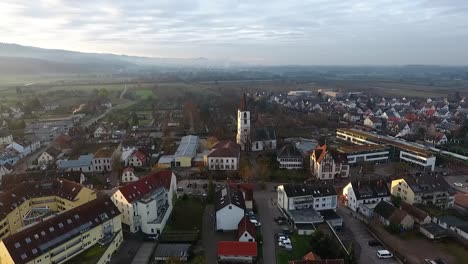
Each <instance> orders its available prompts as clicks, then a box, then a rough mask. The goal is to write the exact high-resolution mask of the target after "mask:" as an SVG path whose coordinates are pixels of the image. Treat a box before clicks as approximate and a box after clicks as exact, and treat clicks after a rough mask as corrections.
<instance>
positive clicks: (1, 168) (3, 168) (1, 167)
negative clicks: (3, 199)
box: [0, 163, 13, 183]
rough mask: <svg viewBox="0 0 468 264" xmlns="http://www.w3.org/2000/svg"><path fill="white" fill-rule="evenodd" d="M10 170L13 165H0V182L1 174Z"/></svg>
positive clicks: (5, 173)
mask: <svg viewBox="0 0 468 264" xmlns="http://www.w3.org/2000/svg"><path fill="white" fill-rule="evenodd" d="M12 171H13V166H11V165H10V164H8V163H6V164H3V165H0V183H1V182H2V179H3V176H5V175H7V174H10V173H11V172H12Z"/></svg>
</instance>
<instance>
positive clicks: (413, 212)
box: [400, 202, 431, 225]
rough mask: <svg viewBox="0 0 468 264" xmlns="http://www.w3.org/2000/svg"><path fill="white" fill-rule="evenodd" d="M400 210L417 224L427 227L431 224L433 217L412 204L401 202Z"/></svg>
mask: <svg viewBox="0 0 468 264" xmlns="http://www.w3.org/2000/svg"><path fill="white" fill-rule="evenodd" d="M400 208H401V209H402V210H404V211H405V212H407V213H408V214H409V215H410V216H411V217H413V219H414V223H415V224H419V225H425V224H428V223H430V222H431V217H430V216H429V214H428V213H426V212H424V211H423V210H421V209H419V208H417V207H416V206H414V205H412V204H409V203H406V202H401V205H400Z"/></svg>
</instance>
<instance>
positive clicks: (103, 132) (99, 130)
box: [93, 124, 111, 138]
mask: <svg viewBox="0 0 468 264" xmlns="http://www.w3.org/2000/svg"><path fill="white" fill-rule="evenodd" d="M110 133H111V130H110V129H109V128H108V127H107V125H104V124H99V125H98V126H97V127H96V129H95V130H94V133H93V135H94V138H102V137H105V136H107V135H109V134H110Z"/></svg>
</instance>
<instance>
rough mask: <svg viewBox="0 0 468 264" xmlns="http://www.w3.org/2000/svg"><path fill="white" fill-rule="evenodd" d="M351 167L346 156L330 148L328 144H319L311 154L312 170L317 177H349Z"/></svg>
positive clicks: (321, 178) (324, 178)
mask: <svg viewBox="0 0 468 264" xmlns="http://www.w3.org/2000/svg"><path fill="white" fill-rule="evenodd" d="M349 169H350V168H349V165H348V161H347V158H346V156H344V155H342V154H341V153H338V152H337V151H335V150H330V149H329V148H328V147H327V145H323V146H317V147H316V148H315V149H314V151H313V152H312V154H311V155H310V170H311V172H312V175H313V176H314V177H316V178H317V179H320V180H333V179H334V178H335V177H337V178H347V177H348V176H349Z"/></svg>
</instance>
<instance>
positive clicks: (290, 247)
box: [283, 244, 293, 251]
mask: <svg viewBox="0 0 468 264" xmlns="http://www.w3.org/2000/svg"><path fill="white" fill-rule="evenodd" d="M283 248H284V249H285V250H287V251H292V249H293V247H292V245H291V244H285V245H284V246H283Z"/></svg>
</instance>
